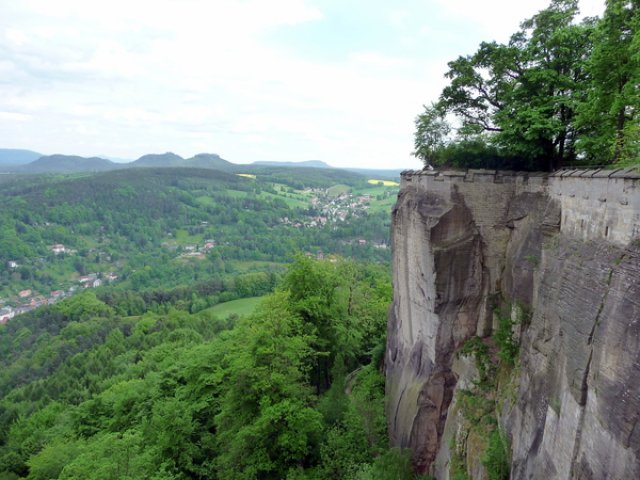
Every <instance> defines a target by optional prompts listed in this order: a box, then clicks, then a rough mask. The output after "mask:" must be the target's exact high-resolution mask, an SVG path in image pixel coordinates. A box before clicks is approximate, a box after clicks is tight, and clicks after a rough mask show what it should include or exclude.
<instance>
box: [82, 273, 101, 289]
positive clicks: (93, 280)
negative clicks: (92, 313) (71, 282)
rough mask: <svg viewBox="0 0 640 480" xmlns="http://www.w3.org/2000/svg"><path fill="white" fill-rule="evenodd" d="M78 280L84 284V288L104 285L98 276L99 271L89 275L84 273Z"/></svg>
mask: <svg viewBox="0 0 640 480" xmlns="http://www.w3.org/2000/svg"><path fill="white" fill-rule="evenodd" d="M78 281H79V282H80V283H81V284H82V288H96V287H99V286H100V285H102V280H100V279H99V278H98V274H97V273H90V274H89V275H84V276H82V277H80V278H79V279H78Z"/></svg>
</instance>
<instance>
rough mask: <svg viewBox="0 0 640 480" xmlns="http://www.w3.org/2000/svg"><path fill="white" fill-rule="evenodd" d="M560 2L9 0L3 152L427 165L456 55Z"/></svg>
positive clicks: (2, 18)
mask: <svg viewBox="0 0 640 480" xmlns="http://www.w3.org/2000/svg"><path fill="white" fill-rule="evenodd" d="M547 4H548V1H547V0H528V1H527V2H519V1H514V0H483V1H477V0H422V1H419V0H396V1H389V0H308V1H305V0H247V1H241V0H179V1H178V0H175V1H169V0H153V1H142V0H126V1H121V0H108V1H104V0H100V1H97V0H55V1H52V0H0V148H27V149H31V150H36V151H38V152H41V153H44V154H52V153H66V154H78V155H83V156H92V155H99V156H109V157H112V158H113V157H115V158H121V159H136V158H138V157H139V156H141V155H143V154H145V153H162V152H166V151H172V152H175V153H177V154H179V155H181V156H183V157H189V156H192V155H194V154H196V153H200V152H208V153H218V154H219V155H220V156H222V157H223V158H225V159H227V160H230V161H232V162H236V163H246V162H251V161H255V160H283V161H301V160H323V161H325V162H327V163H329V164H331V165H334V166H357V167H373V168H400V167H406V168H417V167H418V166H419V165H420V163H419V162H418V161H417V160H415V159H414V158H412V157H411V155H410V154H411V151H412V146H413V120H414V118H415V116H416V114H418V113H419V112H420V110H421V106H422V104H424V103H428V102H430V101H432V100H435V99H436V98H437V96H438V94H439V92H440V90H441V89H442V87H443V86H444V78H443V74H444V73H445V71H446V69H447V67H446V64H447V62H448V61H450V60H453V59H455V58H456V57H457V56H458V55H462V54H469V53H472V52H473V51H474V50H475V49H476V47H477V46H478V44H479V43H480V42H481V41H483V40H498V41H506V40H507V39H508V37H509V35H510V34H511V33H513V32H514V31H516V30H517V28H518V24H519V23H520V21H522V20H524V19H525V18H528V17H530V16H532V15H533V14H535V13H536V12H537V11H539V10H540V9H542V8H545V7H546V6H547ZM603 9H604V0H582V1H581V11H582V14H584V15H600V14H601V13H602V11H603Z"/></svg>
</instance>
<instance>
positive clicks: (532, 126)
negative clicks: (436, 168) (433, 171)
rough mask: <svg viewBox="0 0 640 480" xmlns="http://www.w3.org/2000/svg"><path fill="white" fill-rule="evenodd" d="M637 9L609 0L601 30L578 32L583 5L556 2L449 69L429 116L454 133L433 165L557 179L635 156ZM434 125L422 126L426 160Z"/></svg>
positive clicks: (595, 24) (590, 22)
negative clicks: (567, 171) (541, 173)
mask: <svg viewBox="0 0 640 480" xmlns="http://www.w3.org/2000/svg"><path fill="white" fill-rule="evenodd" d="M639 3H640V2H639V1H638V0H608V2H607V12H606V13H605V16H604V18H603V19H602V20H598V19H595V18H586V19H584V20H582V21H581V22H576V17H577V15H578V2H577V0H552V2H551V4H550V5H549V7H548V8H546V9H545V10H542V11H540V12H539V13H537V14H536V15H534V16H533V17H532V18H530V19H528V20H525V21H524V22H523V23H522V24H521V29H520V30H519V31H518V32H516V33H515V34H513V35H512V36H511V38H510V40H509V41H508V42H507V43H506V44H502V43H497V42H482V43H481V44H480V46H479V48H478V50H477V51H476V52H475V53H473V54H472V55H466V56H460V57H458V58H457V59H456V60H454V61H452V62H450V63H449V71H448V72H447V73H446V75H445V76H446V77H447V78H448V79H449V85H447V86H446V87H445V88H444V89H443V91H442V93H441V95H440V98H439V99H438V102H436V103H435V104H433V105H432V107H430V108H431V109H432V110H433V111H437V112H438V113H439V114H440V116H441V117H442V118H444V117H445V116H452V117H455V118H456V119H457V123H458V129H457V134H456V136H455V137H454V139H453V141H450V142H449V143H447V144H446V145H442V146H438V147H437V148H436V151H434V152H430V155H431V157H432V158H435V159H436V165H438V164H440V165H451V166H458V167H478V166H482V167H487V168H517V169H527V170H553V169H556V168H558V167H560V166H562V165H569V164H575V163H588V162H591V163H592V164H593V163H611V162H616V161H619V160H620V159H621V158H622V157H623V156H624V155H626V156H627V157H629V156H633V155H637V151H635V152H634V148H635V149H637V145H638V140H637V138H638V131H639V128H638V122H637V114H636V112H637V110H638V98H639V97H640V90H639V89H638V84H639V83H638V79H639V75H640V68H639V67H638V65H639V64H638V62H640V54H639V53H638V52H639V51H640V49H638V48H637V47H640V37H639V36H638V33H637V31H638V25H639V23H640V22H639V21H638V18H639V16H638V15H639V14H638V12H639V10H640V8H638V7H639V5H638V4H639ZM430 122H431V123H430ZM432 124H433V121H432V118H431V117H430V116H429V115H424V114H422V115H420V116H418V117H417V118H416V136H415V139H416V149H415V152H416V156H418V157H420V158H423V159H424V158H425V156H424V155H421V153H422V150H421V149H420V148H419V146H418V145H417V144H418V143H419V142H420V141H421V139H422V138H424V137H425V135H424V134H423V133H422V132H424V131H425V130H427V129H429V128H430V127H431V126H432ZM426 138H429V137H428V136H426ZM605 151H609V152H611V154H610V155H608V156H607V155H604V154H603V152H605Z"/></svg>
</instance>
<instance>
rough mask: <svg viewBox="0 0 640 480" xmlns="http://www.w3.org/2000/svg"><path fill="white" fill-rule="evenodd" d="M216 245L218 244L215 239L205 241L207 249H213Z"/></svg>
mask: <svg viewBox="0 0 640 480" xmlns="http://www.w3.org/2000/svg"><path fill="white" fill-rule="evenodd" d="M215 246H216V242H215V241H214V240H205V241H204V249H205V250H211V249H212V248H213V247H215Z"/></svg>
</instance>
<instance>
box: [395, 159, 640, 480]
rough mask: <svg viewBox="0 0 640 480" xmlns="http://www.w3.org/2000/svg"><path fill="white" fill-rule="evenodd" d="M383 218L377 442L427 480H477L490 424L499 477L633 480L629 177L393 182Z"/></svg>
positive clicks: (639, 375)
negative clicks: (387, 225) (410, 459)
mask: <svg viewBox="0 0 640 480" xmlns="http://www.w3.org/2000/svg"><path fill="white" fill-rule="evenodd" d="M393 215H394V218H393V222H394V223H393V237H394V241H393V242H394V243H393V248H394V260H393V271H394V291H395V293H394V303H393V305H392V308H391V310H390V318H389V335H388V345H387V353H386V373H387V396H388V404H387V413H388V418H389V423H390V424H389V431H390V435H391V441H392V443H393V444H394V445H395V446H400V447H408V448H411V449H412V451H413V454H414V462H415V465H416V467H417V469H418V470H419V471H420V472H426V473H430V474H433V475H435V476H436V477H437V478H438V479H444V478H449V474H450V472H451V471H452V469H453V468H457V469H458V470H460V469H461V470H463V471H465V472H463V473H467V474H469V475H470V476H471V477H472V478H488V475H489V474H490V473H492V472H491V471H490V470H491V469H490V468H489V470H488V469H487V468H486V463H487V462H485V465H483V462H482V461H481V460H482V459H486V457H487V455H488V454H487V449H488V448H489V447H488V443H487V439H486V438H483V436H484V433H480V434H478V431H480V432H489V431H494V430H495V431H496V432H498V431H499V432H501V434H500V438H502V437H504V438H505V440H506V441H505V442H504V443H505V444H506V445H507V448H506V451H507V454H508V458H509V463H510V470H511V478H514V479H521V478H522V479H524V478H527V479H528V478H544V479H555V478H559V479H560V478H561V479H565V478H580V479H603V478H611V479H623V478H640V425H639V424H638V420H639V419H640V175H638V174H636V173H633V172H632V171H628V170H619V171H571V172H562V173H558V174H555V175H550V176H547V175H543V174H539V175H536V174H509V173H505V172H502V173H500V172H491V171H469V172H405V173H404V174H403V176H402V185H401V190H400V195H399V197H398V202H397V205H396V207H395V209H394V214H393ZM499 312H503V313H502V314H501V313H499ZM504 312H506V313H504ZM505 315H506V316H507V317H508V319H507V325H508V326H509V327H510V332H509V336H512V337H511V339H509V338H507V341H511V340H513V342H514V343H515V344H516V347H517V346H519V351H518V354H517V355H516V356H515V358H513V359H512V361H511V362H505V361H503V360H501V359H503V357H505V355H504V352H500V351H499V350H500V346H499V345H498V344H499V343H500V342H496V341H494V337H495V334H496V330H497V329H498V328H499V327H498V324H499V323H500V322H502V323H501V325H504V322H503V321H502V320H500V318H499V317H500V316H502V317H504V316H505ZM475 337H478V338H479V339H480V340H478V343H476V344H474V345H477V346H479V347H481V348H479V349H476V350H472V349H471V348H469V345H471V342H470V340H469V339H473V338H475ZM503 342H504V339H503ZM472 351H475V352H476V355H475V357H474V355H472V354H471V352H472ZM480 351H482V352H484V357H482V358H485V360H482V359H481V357H480V356H479V355H478V352H480ZM484 361H486V362H487V365H483V364H481V363H482V362H484ZM487 372H489V373H487ZM483 375H484V376H485V377H488V376H493V377H495V378H489V379H487V378H485V379H484V380H483V379H482V378H481V377H482V376H483ZM483 382H484V383H483ZM486 385H491V388H486ZM480 387H482V388H480ZM474 391H476V392H477V393H473V392H474ZM469 392H471V393H469ZM472 395H477V396H478V398H477V399H476V400H474V401H475V403H473V405H476V406H477V405H489V406H490V408H489V409H490V410H491V412H490V416H491V418H495V419H496V421H497V423H498V427H493V426H492V425H491V423H490V422H484V423H487V424H488V425H489V426H488V427H483V428H486V430H478V427H476V426H474V425H475V424H480V423H481V422H483V420H482V419H483V418H488V417H487V411H488V410H487V409H486V408H485V410H484V411H483V413H482V414H481V415H480V416H477V415H476V414H475V413H472V414H471V415H470V414H469V411H470V410H469V407H468V405H470V404H472V403H470V402H469V400H468V399H469V398H470V396H472ZM483 402H484V403H483ZM465 411H466V413H465ZM471 411H472V412H473V411H474V410H471ZM474 415H476V416H474ZM483 415H484V417H483ZM470 416H471V417H473V418H471V419H470V418H469V417H470ZM474 422H475V423H474ZM474 432H475V434H474ZM489 455H490V454H489ZM489 463H490V462H489ZM507 475H508V474H507ZM494 476H495V475H494Z"/></svg>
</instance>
